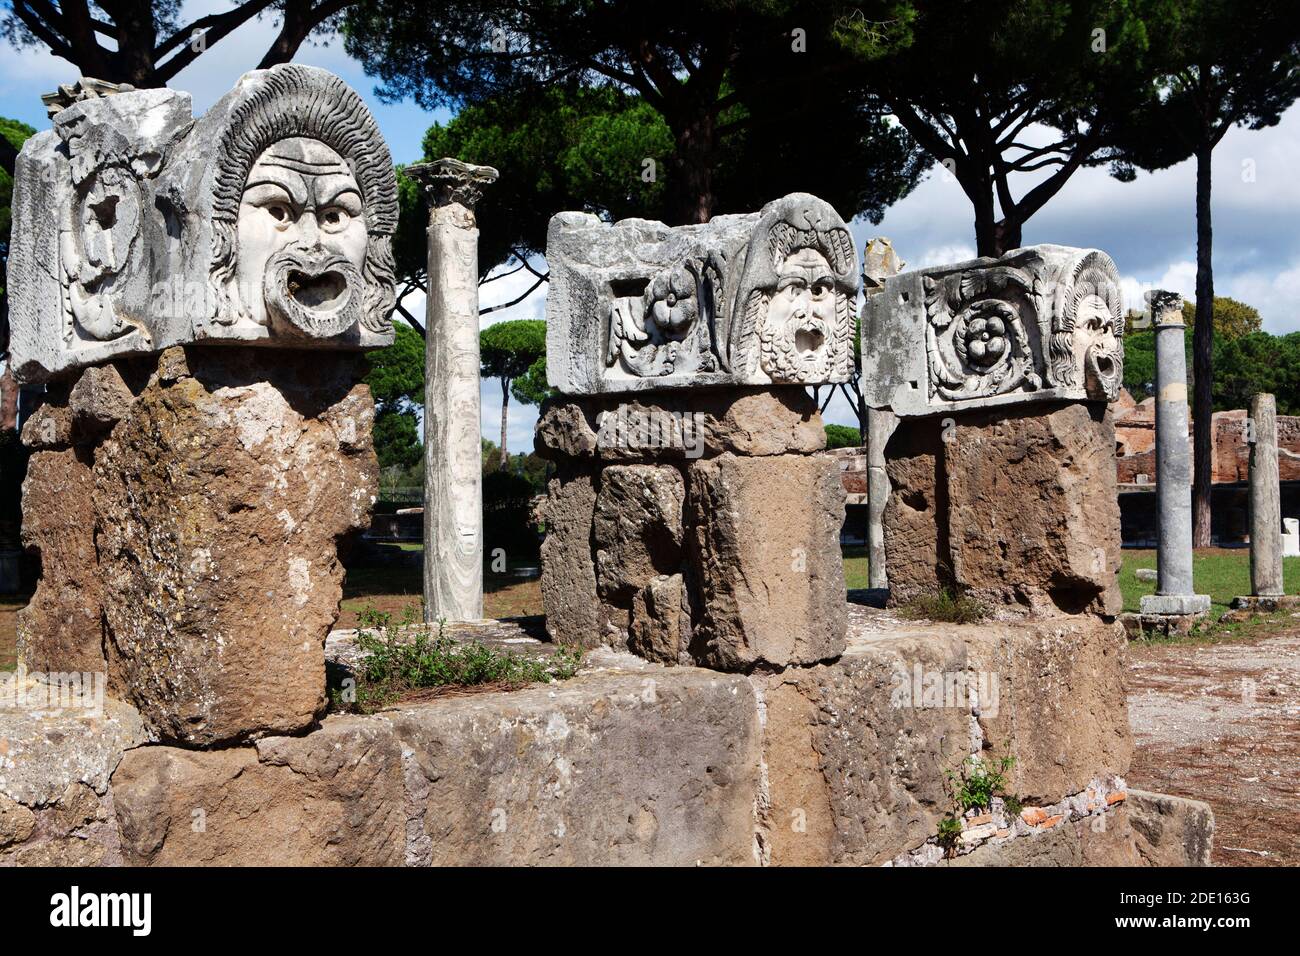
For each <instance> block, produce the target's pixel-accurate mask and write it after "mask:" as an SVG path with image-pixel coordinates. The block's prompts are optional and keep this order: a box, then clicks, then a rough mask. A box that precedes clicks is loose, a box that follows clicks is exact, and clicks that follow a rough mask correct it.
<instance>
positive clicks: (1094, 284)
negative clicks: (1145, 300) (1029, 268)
mask: <svg viewBox="0 0 1300 956" xmlns="http://www.w3.org/2000/svg"><path fill="white" fill-rule="evenodd" d="M1071 266H1072V268H1069V269H1068V270H1067V272H1066V280H1065V281H1064V282H1063V283H1062V285H1061V287H1060V289H1059V292H1058V295H1057V302H1056V312H1055V315H1054V316H1053V322H1052V326H1053V327H1052V337H1051V344H1050V347H1049V376H1050V378H1051V379H1052V383H1053V384H1054V385H1057V386H1061V387H1066V388H1078V387H1080V386H1082V388H1083V390H1084V392H1085V394H1086V395H1087V396H1088V398H1090V399H1094V400H1098V401H1103V400H1104V401H1114V400H1115V399H1117V398H1118V397H1119V392H1120V388H1121V387H1122V385H1123V381H1124V349H1123V343H1122V338H1123V335H1124V318H1123V311H1122V308H1123V306H1122V300H1121V296H1120V288H1119V275H1118V272H1117V271H1116V269H1115V265H1114V263H1112V262H1111V261H1110V258H1109V257H1108V256H1105V255H1104V254H1102V253H1096V252H1092V253H1088V254H1086V255H1084V256H1083V257H1081V258H1080V259H1078V260H1076V261H1075V262H1073V263H1071Z"/></svg>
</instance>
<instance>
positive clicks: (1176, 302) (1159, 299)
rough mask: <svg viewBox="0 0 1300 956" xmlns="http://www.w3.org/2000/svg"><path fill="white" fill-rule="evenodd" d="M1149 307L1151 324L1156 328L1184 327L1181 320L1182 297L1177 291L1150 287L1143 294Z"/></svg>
mask: <svg viewBox="0 0 1300 956" xmlns="http://www.w3.org/2000/svg"><path fill="white" fill-rule="evenodd" d="M1145 298H1146V300H1147V306H1148V307H1149V308H1150V309H1151V324H1152V325H1153V326H1155V327H1156V328H1172V327H1174V326H1178V327H1180V328H1185V327H1186V323H1185V322H1183V297H1182V295H1181V294H1179V293H1177V292H1167V291H1165V290H1164V289H1152V290H1151V291H1150V292H1148V293H1147V294H1146V296H1145Z"/></svg>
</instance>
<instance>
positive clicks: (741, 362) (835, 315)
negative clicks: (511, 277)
mask: <svg viewBox="0 0 1300 956" xmlns="http://www.w3.org/2000/svg"><path fill="white" fill-rule="evenodd" d="M546 258H547V263H548V265H549V267H550V270H551V281H550V289H549V291H548V295H547V306H546V318H547V349H546V352H547V374H548V378H549V381H550V384H551V385H552V386H553V387H555V388H557V389H559V390H560V391H561V392H564V393H566V394H576V395H581V394H596V393H601V392H631V391H642V390H648V389H664V388H689V387H700V386H723V385H769V384H783V385H815V384H821V383H828V382H846V381H848V380H849V379H850V378H851V377H852V373H853V311H854V308H855V300H856V298H857V294H858V287H859V282H860V280H859V276H858V262H857V254H856V252H855V249H854V244H853V239H852V236H851V235H850V234H849V230H848V228H847V227H846V226H845V224H844V221H843V220H842V219H841V218H840V216H839V214H838V213H836V212H835V210H834V209H832V208H831V207H830V206H829V205H828V204H827V203H825V202H823V201H822V200H820V199H818V198H816V197H815V196H810V195H808V194H806V193H794V194H791V195H789V196H785V197H783V198H781V199H778V200H775V201H774V202H771V203H768V204H767V205H766V206H765V207H763V210H762V211H761V212H759V213H752V214H748V215H727V216H717V217H715V218H714V219H712V220H710V221H709V222H707V223H704V224H701V225H691V226H677V227H669V226H666V225H664V224H663V223H661V222H651V221H649V220H644V219H627V220H623V221H621V222H618V223H614V224H612V225H611V224H609V223H606V222H603V221H602V220H600V219H599V218H598V217H596V216H594V215H591V214H587V213H574V212H566V213H560V214H559V215H557V216H555V217H554V218H553V219H552V220H551V225H550V231H549V234H548V237H547V249H546Z"/></svg>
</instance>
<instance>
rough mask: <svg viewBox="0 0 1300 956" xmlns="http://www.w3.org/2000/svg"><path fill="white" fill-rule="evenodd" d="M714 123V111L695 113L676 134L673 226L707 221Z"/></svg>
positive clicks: (671, 208)
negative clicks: (698, 114) (696, 114)
mask: <svg viewBox="0 0 1300 956" xmlns="http://www.w3.org/2000/svg"><path fill="white" fill-rule="evenodd" d="M714 138H715V124H714V120H713V114H712V113H709V112H708V111H705V113H704V115H702V116H697V117H694V118H693V119H692V120H691V121H690V122H689V123H688V124H687V125H686V127H685V128H684V129H683V130H682V131H681V132H680V133H679V134H678V135H677V155H676V157H675V160H674V162H673V167H672V169H671V170H669V175H670V177H671V178H670V179H669V181H668V199H667V204H666V205H667V212H668V224H669V225H670V226H685V225H692V224H694V223H701V222H708V221H709V219H711V218H712V217H713V209H714V207H715V206H716V205H717V197H716V196H714V194H713V165H714Z"/></svg>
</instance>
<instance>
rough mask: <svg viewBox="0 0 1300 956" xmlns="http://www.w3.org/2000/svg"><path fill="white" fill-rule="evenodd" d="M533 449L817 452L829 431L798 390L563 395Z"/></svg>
mask: <svg viewBox="0 0 1300 956" xmlns="http://www.w3.org/2000/svg"><path fill="white" fill-rule="evenodd" d="M535 445H536V449H537V453H538V454H539V455H541V456H542V457H543V458H548V459H551V460H553V461H564V460H566V459H590V458H599V459H601V460H603V461H607V462H623V461H656V462H662V461H682V460H688V459H696V458H712V457H714V456H716V455H720V454H723V453H725V452H733V453H735V454H737V455H754V456H757V455H784V454H786V453H789V452H794V453H798V454H811V453H813V452H817V451H821V450H822V449H823V448H825V447H826V429H825V428H824V427H823V425H822V418H821V414H820V412H818V410H817V403H816V402H815V401H814V400H813V398H812V396H810V395H809V394H808V393H807V392H806V391H804V390H803V389H797V388H776V389H774V388H756V387H750V388H740V387H737V388H719V389H710V390H707V391H699V392H662V393H657V394H655V395H641V396H635V397H633V396H626V395H621V396H620V395H610V396H578V397H568V396H560V397H556V398H552V399H548V400H547V402H546V403H545V404H544V405H543V407H542V411H541V416H540V417H539V418H538V421H537V430H536V438H535Z"/></svg>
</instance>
